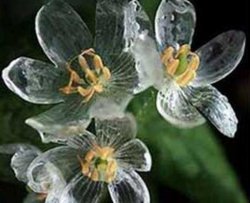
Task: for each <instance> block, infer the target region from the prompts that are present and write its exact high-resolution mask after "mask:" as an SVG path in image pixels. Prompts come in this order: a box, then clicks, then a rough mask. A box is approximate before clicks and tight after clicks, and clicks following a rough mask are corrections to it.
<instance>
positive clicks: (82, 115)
mask: <svg viewBox="0 0 250 203" xmlns="http://www.w3.org/2000/svg"><path fill="white" fill-rule="evenodd" d="M90 106H91V102H88V103H83V99H82V97H79V96H76V97H72V98H71V97H70V98H68V100H67V101H65V103H62V104H58V105H57V106H55V107H53V108H52V109H50V110H48V111H46V112H44V113H42V114H40V115H38V116H35V117H32V118H29V119H27V120H26V124H28V125H30V126H31V127H33V128H35V129H36V130H37V131H38V132H39V133H40V135H41V138H42V140H43V142H58V141H61V140H65V139H66V138H67V137H68V136H72V135H76V134H80V133H82V132H83V131H84V130H85V129H86V127H87V126H88V125H89V123H90V119H91V118H90V116H89V108H90Z"/></svg>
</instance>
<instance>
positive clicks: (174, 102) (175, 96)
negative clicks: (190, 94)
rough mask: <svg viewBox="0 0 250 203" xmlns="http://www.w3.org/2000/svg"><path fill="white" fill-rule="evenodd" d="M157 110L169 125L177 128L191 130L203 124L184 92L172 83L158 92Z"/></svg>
mask: <svg viewBox="0 0 250 203" xmlns="http://www.w3.org/2000/svg"><path fill="white" fill-rule="evenodd" d="M156 105H157V109H158V111H159V113H160V114H161V115H162V116H163V118H165V119H166V120H167V121H168V122H169V123H171V124H173V125H175V126H176V127H179V128H192V127H195V126H198V125H201V124H203V123H204V122H205V119H204V118H203V117H202V115H201V114H200V113H199V112H198V111H197V110H196V108H195V107H193V106H192V105H191V104H190V103H189V101H188V100H187V98H186V97H185V94H184V92H183V91H182V90H181V89H180V88H179V87H178V86H177V85H176V84H174V83H169V84H167V83H166V84H165V86H163V88H162V89H161V90H160V91H159V92H158V95H157V101H156Z"/></svg>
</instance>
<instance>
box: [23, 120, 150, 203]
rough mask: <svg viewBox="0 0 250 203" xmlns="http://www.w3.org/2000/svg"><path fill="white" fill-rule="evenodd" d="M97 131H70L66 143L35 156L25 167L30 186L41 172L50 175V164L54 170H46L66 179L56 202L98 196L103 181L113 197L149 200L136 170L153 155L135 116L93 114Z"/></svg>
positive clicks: (96, 198)
mask: <svg viewBox="0 0 250 203" xmlns="http://www.w3.org/2000/svg"><path fill="white" fill-rule="evenodd" d="M95 131H96V132H95V135H94V134H92V133H90V132H87V131H85V134H84V135H82V136H71V137H69V138H68V139H67V140H66V141H65V145H63V146H59V147H55V148H52V149H50V150H48V151H46V152H45V153H42V154H40V155H39V156H38V157H36V158H35V159H34V160H33V161H32V163H31V164H30V165H29V167H28V169H27V177H28V179H29V183H30V184H29V186H30V187H31V188H32V189H33V188H36V186H37V184H36V180H38V181H39V186H40V185H41V180H43V176H45V178H44V180H46V179H47V177H48V174H45V173H43V172H44V171H45V170H44V168H45V169H47V168H50V167H51V166H53V167H52V168H55V169H56V170H53V172H54V173H53V174H50V175H52V177H57V176H59V179H62V180H63V182H64V183H65V186H64V187H63V188H61V187H60V188H59V189H60V191H59V189H58V188H57V193H54V195H55V197H54V199H57V200H58V201H57V202H58V203H74V202H77V203H81V202H84V203H85V202H88V203H92V202H93V203H94V202H99V200H100V198H101V196H102V194H104V193H105V192H104V191H105V187H106V186H107V187H108V190H109V193H110V195H111V198H112V200H113V202H116V203H118V202H120V203H122V202H124V203H137V202H138V203H139V202H140V203H141V202H143V203H149V202H150V198H149V192H148V189H147V187H146V185H145V183H144V182H143V180H142V179H141V178H140V176H139V175H138V174H137V173H136V172H135V171H141V172H146V171H149V170H150V168H151V156H150V153H149V151H148V149H147V147H146V146H145V145H144V144H143V143H142V142H141V141H140V140H138V139H136V138H135V135H136V124H135V121H134V119H133V118H132V117H131V116H126V117H124V118H117V119H115V120H98V119H97V120H95ZM51 172H52V170H51ZM43 184H45V185H46V181H45V182H44V183H43ZM52 186H53V185H52ZM55 187H57V186H55ZM49 194H51V193H49ZM58 194H60V197H59V199H58Z"/></svg>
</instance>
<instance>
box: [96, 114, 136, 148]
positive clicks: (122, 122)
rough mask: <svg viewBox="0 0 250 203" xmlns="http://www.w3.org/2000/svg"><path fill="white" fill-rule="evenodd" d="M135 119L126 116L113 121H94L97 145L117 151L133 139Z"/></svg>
mask: <svg viewBox="0 0 250 203" xmlns="http://www.w3.org/2000/svg"><path fill="white" fill-rule="evenodd" d="M136 128H137V126H136V122H135V119H134V117H133V116H132V115H130V114H128V115H126V116H125V117H121V118H119V117H117V118H116V117H114V118H113V119H106V120H101V119H95V130H96V139H97V143H99V145H101V146H110V147H113V148H114V149H118V148H119V147H121V146H122V145H123V144H124V143H126V142H128V141H129V140H131V139H133V138H135V136H136V132H137V129H136Z"/></svg>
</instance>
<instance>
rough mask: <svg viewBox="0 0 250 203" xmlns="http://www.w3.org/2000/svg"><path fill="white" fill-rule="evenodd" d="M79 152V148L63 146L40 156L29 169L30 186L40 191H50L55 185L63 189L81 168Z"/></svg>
mask: <svg viewBox="0 0 250 203" xmlns="http://www.w3.org/2000/svg"><path fill="white" fill-rule="evenodd" d="M79 153H81V152H80V151H79V150H76V149H73V148H71V147H67V146H61V147H56V148H53V149H51V150H48V151H47V152H45V153H43V154H41V155H40V156H38V157H37V158H36V159H35V160H34V161H33V162H32V163H31V164H30V166H29V168H28V171H27V177H28V180H29V182H28V185H29V187H30V188H31V189H32V190H33V191H35V192H39V193H41V192H43V193H44V192H45V193H48V191H52V190H54V188H55V187H56V188H58V189H59V188H61V189H63V188H64V186H65V184H66V182H68V181H69V180H70V179H72V178H73V177H74V176H75V174H76V173H77V172H78V171H80V170H81V169H80V163H79V161H78V159H77V156H78V155H80V154H79ZM54 192H55V190H54Z"/></svg>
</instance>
